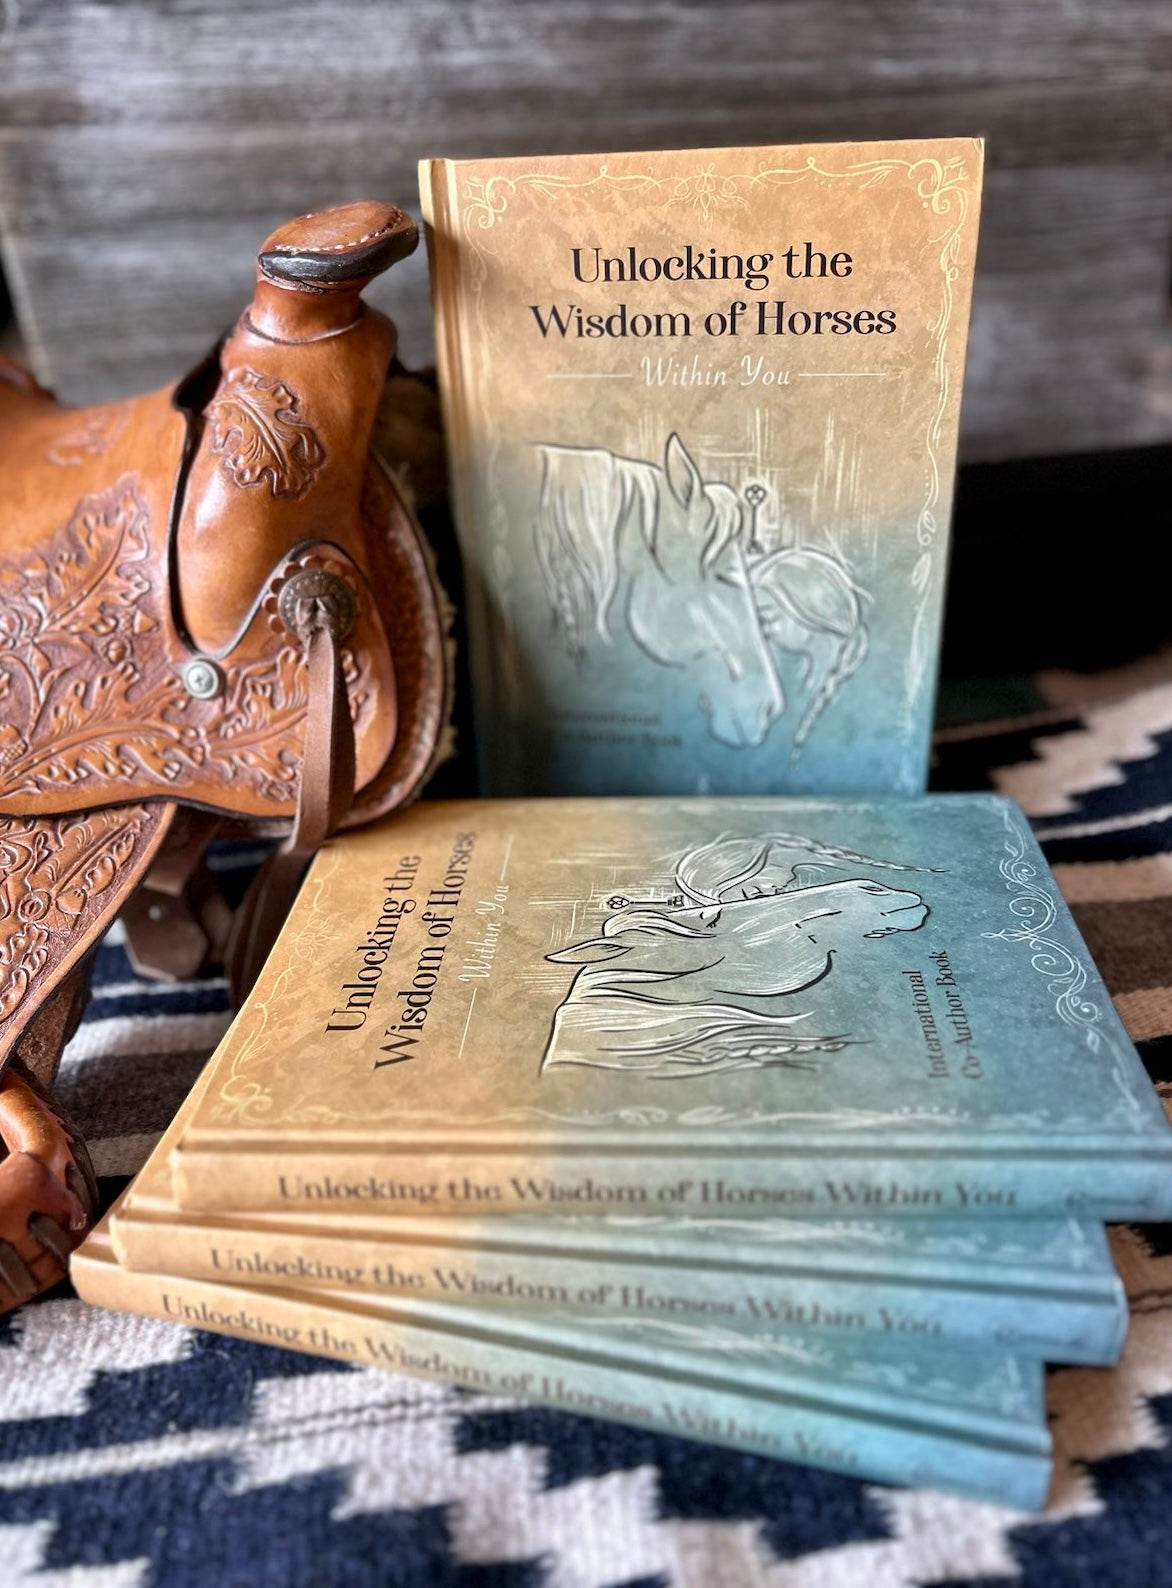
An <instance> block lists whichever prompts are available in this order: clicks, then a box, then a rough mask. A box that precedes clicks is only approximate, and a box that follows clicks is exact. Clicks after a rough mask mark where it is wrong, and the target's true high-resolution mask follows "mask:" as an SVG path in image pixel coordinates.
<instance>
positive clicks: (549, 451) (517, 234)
mask: <svg viewBox="0 0 1172 1588" xmlns="http://www.w3.org/2000/svg"><path fill="white" fill-rule="evenodd" d="M981 172H982V146H981V144H980V141H979V140H976V139H971V138H957V139H948V140H933V141H922V140H921V141H903V142H895V143H860V144H848V143H843V144H804V145H798V146H793V147H775V148H732V149H702V150H675V151H656V152H645V153H625V154H607V155H569V156H557V157H550V158H542V159H538V158H536V157H532V158H523V159H507V160H470V161H458V162H452V161H446V160H432V161H425V162H424V163H423V165H422V166H421V168H420V186H421V191H422V198H423V208H424V215H425V218H426V220H427V224H428V248H429V256H430V262H431V268H432V281H433V300H434V305H435V315H436V326H437V345H438V354H439V370H440V380H441V392H442V396H443V399H444V408H445V422H446V430H447V434H448V441H449V455H450V461H451V473H452V483H453V488H454V490H453V494H454V501H455V507H456V515H457V523H458V528H459V531H460V540H461V549H462V553H463V560H464V565H465V570H466V585H467V595H466V607H467V615H468V626H469V637H470V646H471V669H472V676H473V683H474V686H475V696H476V707H477V721H478V738H479V746H480V753H481V766H482V772H483V778H484V792H486V793H488V794H491V795H518V794H521V795H523V794H654V793H663V794H670V793H680V794H684V793H687V794H697V793H708V794H713V793H715V794H721V793H724V794H740V793H743V794H751V793H783V792H788V793H821V792H826V791H831V790H832V791H834V792H838V793H889V792H898V793H905V794H908V793H916V792H919V791H920V790H922V789H923V787H924V782H925V776H926V768H927V754H928V735H929V731H930V728H931V718H932V703H933V693H934V687H935V675H936V659H937V650H938V639H939V627H940V615H941V599H942V592H943V588H944V577H945V569H946V564H947V555H948V535H949V518H950V513H951V502H952V482H953V472H954V465H955V453H956V432H957V422H958V415H959V407H960V394H961V386H962V381H963V371H964V354H965V342H966V334H967V326H968V313H969V297H970V291H971V284H972V271H973V260H974V256H975V252H976V242H977V226H978V218H979V210H980V198H981Z"/></svg>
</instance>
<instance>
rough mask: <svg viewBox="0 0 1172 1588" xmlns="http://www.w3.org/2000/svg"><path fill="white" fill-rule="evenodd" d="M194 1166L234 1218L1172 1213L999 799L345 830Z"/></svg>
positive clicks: (539, 807) (537, 811) (307, 896)
mask: <svg viewBox="0 0 1172 1588" xmlns="http://www.w3.org/2000/svg"><path fill="white" fill-rule="evenodd" d="M173 1169H174V1187H175V1200H176V1201H177V1202H178V1204H179V1205H180V1206H181V1207H183V1208H185V1209H186V1210H187V1211H192V1212H198V1211H203V1212H209V1213H216V1212H227V1213H241V1212H245V1211H265V1210H276V1211H286V1212H290V1211H292V1212H302V1213H304V1212H310V1213H312V1214H314V1215H321V1216H323V1217H325V1216H327V1215H335V1216H336V1215H342V1216H346V1215H350V1214H353V1213H354V1212H356V1211H361V1212H364V1213H368V1214H369V1213H372V1212H373V1213H392V1212H393V1213H399V1214H403V1213H406V1214H411V1215H415V1214H424V1215H432V1214H454V1213H455V1214H461V1215H468V1214H473V1215H475V1216H477V1217H480V1216H485V1215H496V1214H503V1213H518V1212H523V1213H530V1214H539V1215H547V1214H563V1213H579V1214H581V1213H610V1214H613V1213H616V1212H618V1213H632V1212H642V1213H646V1212H648V1211H651V1212H656V1213H672V1214H676V1215H680V1214H685V1215H693V1214H697V1213H699V1214H702V1215H704V1216H706V1217H724V1216H734V1217H746V1216H748V1217H755V1216H759V1215H765V1214H768V1215H775V1216H776V1215H787V1216H800V1217H811V1216H813V1217H819V1216H821V1217H832V1218H838V1219H842V1218H876V1217H891V1216H897V1215H904V1216H925V1215H926V1216H941V1217H957V1216H960V1217H965V1218H970V1217H975V1218H987V1217H998V1216H1000V1217H1004V1216H1009V1217H1023V1216H1025V1217H1036V1216H1055V1215H1061V1216H1067V1215H1069V1214H1071V1213H1075V1214H1077V1215H1079V1216H1090V1217H1098V1218H1118V1219H1136V1218H1143V1219H1149V1220H1154V1219H1158V1218H1160V1217H1169V1216H1172V1130H1170V1129H1169V1126H1168V1122H1167V1120H1166V1119H1165V1117H1164V1114H1163V1111H1162V1109H1161V1108H1160V1106H1159V1103H1158V1101H1157V1099H1156V1097H1155V1095H1154V1093H1153V1091H1152V1088H1151V1084H1150V1082H1149V1081H1148V1078H1147V1076H1146V1074H1145V1072H1144V1070H1143V1068H1142V1066H1141V1064H1140V1062H1139V1059H1138V1056H1137V1055H1136V1053H1135V1050H1134V1048H1133V1047H1132V1045H1131V1043H1130V1042H1129V1041H1128V1039H1127V1036H1126V1033H1125V1032H1124V1030H1123V1027H1122V1025H1121V1023H1120V1021H1119V1019H1118V1017H1117V1016H1116V1014H1115V1012H1114V1009H1113V1007H1112V1005H1111V1001H1110V998H1109V996H1108V994H1107V992H1106V989H1105V988H1104V986H1103V984H1102V982H1101V980H1100V979H1099V977H1098V975H1097V973H1096V971H1095V969H1094V966H1093V964H1092V963H1091V961H1090V958H1089V956H1088V954H1087V951H1086V948H1085V946H1084V945H1083V943H1082V942H1081V940H1080V938H1079V936H1078V933H1077V930H1076V928H1075V925H1074V922H1073V920H1072V919H1071V917H1070V914H1069V912H1068V910H1067V909H1066V906H1065V905H1064V903H1063V901H1062V899H1061V897H1060V895H1059V893H1058V890H1057V888H1056V886H1055V884H1054V882H1053V879H1052V878H1051V877H1050V875H1049V872H1048V870H1047V868H1046V863H1045V861H1044V859H1043V857H1042V855H1041V853H1040V851H1039V850H1038V848H1037V845H1036V844H1035V842H1034V840H1033V838H1032V836H1031V835H1030V833H1029V829H1028V826H1027V824H1026V822H1025V819H1024V817H1023V816H1022V814H1021V812H1020V811H1019V810H1018V809H1017V808H1016V807H1015V806H1013V805H1012V804H1011V803H1010V802H1008V801H1005V800H1001V799H998V798H996V797H993V796H986V795H936V796H928V797H925V798H921V799H889V800H852V799H846V800H830V799H821V800H816V799H801V800H798V799H793V800H787V799H744V800H734V799H723V800H688V801H678V800H536V801H468V802H451V803H441V804H433V805H423V806H417V807H415V808H414V809H413V810H411V811H410V812H408V813H406V814H405V815H404V816H402V817H400V818H398V819H396V821H395V822H394V823H392V824H386V825H383V826H381V827H377V828H372V829H369V830H367V831H365V832H363V833H359V834H355V835H349V836H346V837H342V838H337V839H332V840H330V842H329V843H328V844H327V845H326V846H325V847H324V848H323V850H322V851H321V852H320V854H319V855H318V857H317V859H316V860H315V861H314V863H313V867H312V869H311V871H310V872H309V875H308V878H307V880H306V882H305V884H304V886H303V888H302V892H301V894H300V896H299V898H298V900H297V903H296V905H295V906H294V909H293V912H292V914H291V915H290V917H289V920H288V922H287V923H286V926H285V927H284V929H283V931H282V933H281V936H280V938H279V940H278V943H277V945H276V947H275V949H274V951H273V954H272V956H271V958H270V960H269V962H268V964H267V965H266V967H265V969H264V971H263V973H262V975H261V978H260V980H259V981H258V983H257V986H256V988H255V990H254V992H253V994H252V995H251V997H250V999H249V1000H248V1002H247V1003H246V1005H245V1006H244V1008H243V1010H242V1011H241V1013H240V1014H239V1015H238V1016H237V1018H236V1020H235V1022H234V1023H233V1026H232V1027H231V1029H230V1031H229V1032H228V1034H227V1036H226V1037H225V1039H224V1041H223V1043H222V1044H221V1046H220V1048H219V1050H218V1052H217V1054H216V1056H215V1058H214V1060H213V1067H212V1070H211V1080H210V1082H209V1085H208V1087H207V1090H206V1091H205V1093H204V1094H203V1096H202V1097H201V1098H200V1100H199V1102H198V1104H197V1106H196V1108H195V1109H194V1111H193V1114H192V1117H191V1119H190V1121H189V1123H188V1126H187V1128H186V1129H185V1130H184V1132H183V1134H182V1136H181V1138H180V1141H179V1144H178V1146H177V1148H176V1149H175V1152H174V1154H173Z"/></svg>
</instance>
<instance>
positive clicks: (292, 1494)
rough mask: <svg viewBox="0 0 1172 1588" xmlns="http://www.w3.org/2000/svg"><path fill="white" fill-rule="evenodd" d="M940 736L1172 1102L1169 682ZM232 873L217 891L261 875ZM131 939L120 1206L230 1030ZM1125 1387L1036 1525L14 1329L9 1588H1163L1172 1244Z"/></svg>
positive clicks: (513, 1417) (87, 1046)
mask: <svg viewBox="0 0 1172 1588" xmlns="http://www.w3.org/2000/svg"><path fill="white" fill-rule="evenodd" d="M1035 682H1036V686H1037V692H1036V698H1037V702H1038V709H1037V710H1036V711H1035V712H1033V713H1032V714H1031V715H1029V716H1018V717H1013V718H1008V719H1005V720H1002V721H996V722H983V723H979V724H975V725H969V726H964V727H956V728H949V729H946V730H944V731H943V732H942V733H941V734H940V735H939V736H938V744H937V765H936V771H935V777H934V782H935V786H936V787H938V788H958V789H959V788H991V789H996V790H998V791H1000V792H1002V793H1006V794H1010V795H1013V796H1014V797H1015V798H1017V799H1019V800H1020V801H1021V802H1022V803H1023V804H1024V805H1025V807H1026V809H1027V811H1028V813H1029V814H1030V816H1031V818H1032V819H1033V820H1034V823H1035V828H1036V831H1037V832H1038V835H1039V837H1040V838H1041V839H1042V841H1043V844H1044V846H1045V848H1046V851H1047V854H1048V857H1049V859H1050V861H1051V863H1052V865H1053V866H1054V867H1055V871H1056V875H1057V877H1058V880H1059V882H1060V884H1061V886H1062V887H1063V889H1064V891H1065V892H1066V894H1067V897H1068V898H1069V899H1070V901H1071V903H1072V905H1073V906H1074V908H1075V910H1076V913H1077V915H1078V917H1079V922H1080V925H1081V927H1082V929H1083V931H1084V933H1085V935H1086V937H1087V940H1088V942H1089V944H1090V946H1091V949H1092V951H1093V953H1094V954H1095V957H1096V958H1097V960H1098V962H1099V964H1100V966H1101V968H1102V969H1103V971H1104V974H1105V976H1106V979H1107V982H1108V985H1109V986H1110V988H1111V990H1112V993H1113V995H1114V997H1115V999H1116V1002H1117V1004H1118V1007H1119V1009H1120V1011H1121V1013H1122V1014H1123V1016H1124V1019H1125V1020H1126V1022H1127V1024H1128V1027H1129V1029H1130V1030H1131V1033H1132V1035H1133V1037H1134V1038H1135V1040H1136V1041H1137V1043H1138V1045H1139V1048H1140V1052H1141V1054H1142V1055H1143V1057H1144V1059H1145V1062H1146V1063H1147V1065H1148V1067H1149V1070H1150V1073H1151V1075H1152V1079H1153V1081H1154V1082H1155V1084H1156V1085H1157V1087H1158V1088H1160V1089H1161V1090H1162V1091H1163V1092H1164V1094H1165V1096H1166V1097H1167V1098H1168V1099H1169V1101H1170V1102H1172V656H1168V657H1163V658H1159V659H1157V660H1155V661H1153V662H1151V663H1149V664H1147V665H1145V666H1144V667H1142V668H1137V669H1131V670H1129V671H1128V672H1121V673H1117V674H1112V675H1097V676H1095V677H1092V678H1075V677H1072V676H1069V675H1058V674H1052V675H1044V676H1043V677H1041V678H1039V679H1038V680H1036V681H1035ZM249 859H250V857H249V856H248V855H242V854H237V855H235V856H233V857H231V860H230V861H226V862H225V863H226V864H232V865H241V866H243V865H245V864H247V863H248V861H249ZM226 1003H227V999H226V992H225V989H224V987H223V985H222V983H220V982H218V981H214V980H209V981H204V982H201V983H198V984H195V985H189V986H184V987H178V988H166V987H161V986H153V987H152V986H148V985H146V984H143V983H140V982H138V981H136V980H135V979H134V977H133V975H132V973H131V971H130V969H129V965H128V963H127V960H126V957H125V954H124V952H123V949H122V947H121V946H120V944H119V942H118V941H117V939H116V938H115V939H114V940H113V941H110V942H108V943H107V944H106V945H105V946H104V947H103V949H102V951H101V958H100V963H99V966H98V972H97V996H96V998H95V1001H94V1005H93V1008H92V1011H91V1014H90V1017H89V1019H88V1021H87V1022H86V1024H85V1025H84V1026H83V1028H82V1030H81V1032H80V1033H79V1035H78V1037H77V1038H76V1039H75V1041H74V1043H73V1045H72V1047H71V1050H70V1052H69V1055H68V1058H67V1065H68V1071H67V1088H66V1102H67V1106H68V1107H69V1109H70V1111H71V1112H72V1113H73V1114H74V1115H75V1116H76V1117H77V1118H78V1119H79V1122H80V1123H81V1124H82V1126H83V1128H85V1130H86V1132H87V1134H88V1136H89V1138H90V1140H91V1142H93V1143H95V1144H96V1147H97V1161H98V1168H99V1172H100V1173H101V1174H102V1175H103V1176H105V1177H106V1186H107V1189H108V1190H109V1191H110V1192H111V1193H112V1192H113V1191H114V1190H115V1189H118V1188H120V1187H121V1185H122V1184H124V1183H125V1177H126V1176H127V1175H129V1174H130V1173H132V1172H133V1171H134V1169H135V1168H136V1167H137V1166H138V1164H139V1163H140V1162H141V1161H142V1159H143V1158H144V1157H145V1155H146V1152H147V1150H148V1149H149V1147H150V1145H151V1144H152V1143H153V1141H154V1139H155V1138H156V1137H157V1135H158V1133H159V1131H160V1129H161V1128H162V1126H163V1124H164V1123H165V1122H166V1120H167V1119H168V1118H169V1116H170V1114H171V1113H172V1112H173V1111H174V1109H175V1107H176V1106H177V1104H178V1102H179V1100H180V1099H181V1097H182V1095H183V1093H184V1092H185V1090H186V1088H187V1087H188V1086H189V1085H190V1083H191V1082H192V1080H193V1079H194V1078H195V1075H196V1073H197V1071H198V1069H199V1066H200V1064H201V1063H202V1060H203V1058H204V1057H205V1056H206V1054H207V1052H208V1051H209V1050H210V1049H211V1047H212V1046H213V1045H214V1043H215V1041H216V1040H217V1038H218V1037H219V1035H220V1033H221V1031H222V1030H223V1028H224V1026H225V1025H226V1022H227V1015H226ZM1114 1245H1115V1252H1116V1258H1117V1261H1118V1262H1119V1265H1120V1267H1121V1270H1122V1272H1123V1274H1124V1277H1125V1279H1126V1282H1127V1286H1128V1290H1129V1293H1130V1296H1131V1304H1132V1323H1131V1332H1130V1336H1129V1339H1128V1344H1127V1348H1126V1353H1125V1355H1124V1358H1123V1361H1122V1363H1121V1365H1120V1366H1119V1367H1118V1368H1116V1369H1113V1370H1111V1371H1103V1370H1092V1369H1062V1370H1059V1371H1056V1372H1054V1373H1053V1374H1052V1375H1051V1377H1050V1381H1049V1402H1050V1411H1051V1416H1052V1420H1053V1423H1054V1429H1055V1436H1056V1443H1057V1455H1058V1460H1057V1477H1056V1480H1055V1485H1054V1490H1053V1494H1052V1497H1051V1501H1050V1505H1049V1507H1048V1509H1047V1511H1046V1513H1045V1514H1044V1515H1043V1516H1040V1517H1023V1516H1020V1515H1018V1514H1016V1513H1013V1512H1008V1511H1004V1510H999V1509H997V1508H994V1507H991V1506H985V1505H978V1504H974V1503H971V1502H965V1501H960V1500H952V1499H946V1498H943V1497H941V1496H938V1495H935V1494H929V1493H926V1492H916V1491H900V1490H895V1489H884V1488H881V1487H878V1486H874V1485H866V1484H862V1483H858V1482H856V1481H854V1480H851V1479H848V1478H842V1477H834V1476H830V1475H827V1474H824V1473H818V1472H812V1471H807V1470H804V1469H799V1468H797V1467H791V1466H788V1465H785V1464H783V1463H780V1462H772V1461H768V1460H764V1459H761V1458H757V1457H750V1456H738V1455H734V1454H730V1453H728V1452H724V1451H719V1450H715V1449H710V1448H707V1447H704V1446H700V1445H695V1444H692V1443H688V1442H683V1441H678V1440H672V1439H669V1438H666V1437H660V1436H654V1435H650V1434H643V1433H637V1432H633V1431H631V1430H629V1429H625V1428H619V1427H615V1426H612V1425H608V1424H605V1423H599V1422H594V1421H591V1420H588V1419H584V1418H574V1417H569V1416H565V1415H562V1414H557V1413H552V1412H545V1411H539V1410H534V1409H532V1408H528V1407H523V1406H519V1405H516V1404H513V1403H510V1402H505V1401H499V1400H492V1399H487V1398H484V1397H478V1396H474V1395H470V1394H463V1393H459V1392H456V1391H449V1390H442V1389H438V1388H435V1387H434V1386H431V1385H426V1384H421V1383H417V1382H414V1381H412V1380H409V1379H405V1378H399V1377H395V1376H392V1375H389V1374H382V1373H376V1372H372V1371H368V1370H356V1369H349V1368H342V1367H336V1366H332V1365H331V1364H328V1363H323V1362H321V1361H318V1360H316V1359H312V1358H309V1357H302V1356H297V1355H293V1354H290V1353H286V1352H281V1351H277V1350H274V1349H270V1348H266V1347H261V1346H257V1345H253V1344H247V1343H244V1342H241V1341H237V1340H231V1339H221V1338H218V1337H215V1336H211V1335H206V1334H201V1333H198V1332H195V1331H192V1330H186V1329H180V1328H175V1327H171V1326H168V1325H164V1324H160V1323H155V1322H152V1321H150V1320H146V1319H141V1318H132V1317H123V1316H120V1315H115V1314H112V1313H105V1312H99V1311H95V1310H92V1309H89V1308H86V1307H84V1306H83V1305H82V1303H80V1302H79V1301H78V1300H77V1299H76V1298H74V1297H72V1296H69V1295H66V1294H61V1293H58V1294H57V1295H55V1296H53V1297H52V1298H50V1299H48V1300H45V1301H43V1302H41V1303H40V1304H39V1305H34V1306H32V1307H30V1308H27V1309H25V1310H24V1311H23V1312H21V1313H19V1314H17V1315H15V1316H14V1317H12V1318H10V1319H8V1320H7V1321H5V1322H0V1583H3V1584H4V1585H5V1588H66V1585H68V1588H205V1585H212V1584H215V1585H216V1588H227V1585H234V1584H245V1583H247V1584H249V1585H250V1588H261V1585H263V1588H270V1585H271V1588H278V1585H279V1588H290V1585H296V1588H301V1585H304V1588H311V1585H312V1588H319V1585H322V1584H345V1585H347V1588H351V1585H352V1588H367V1585H371V1588H373V1585H376V1584H377V1585H379V1588H437V1585H446V1584H451V1585H458V1588H668V1585H671V1588H709V1585H712V1584H717V1583H719V1584H733V1585H740V1584H752V1585H754V1588H757V1585H760V1588H850V1585H853V1584H862V1583H865V1584H867V1585H868V1588H912V1585H916V1588H923V1585H933V1584H943V1583H945V1582H947V1583H949V1584H950V1585H954V1588H993V1585H994V1584H997V1585H1004V1584H1007V1583H1012V1584H1019V1585H1021V1588H1081V1585H1086V1588H1090V1585H1092V1584H1093V1585H1096V1588H1098V1585H1101V1584H1102V1583H1105V1582H1110V1583H1111V1584H1112V1585H1113V1588H1154V1585H1156V1584H1158V1583H1165V1582H1167V1580H1168V1576H1167V1574H1168V1561H1169V1559H1170V1558H1172V1510H1170V1508H1169V1506H1168V1495H1169V1494H1170V1493H1172V1226H1166V1227H1159V1228H1156V1227H1145V1228H1129V1229H1120V1230H1117V1231H1116V1232H1115V1234H1114Z"/></svg>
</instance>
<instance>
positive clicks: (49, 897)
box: [0, 808, 161, 1037]
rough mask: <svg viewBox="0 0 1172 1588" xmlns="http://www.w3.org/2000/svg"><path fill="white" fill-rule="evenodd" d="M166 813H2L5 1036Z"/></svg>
mask: <svg viewBox="0 0 1172 1588" xmlns="http://www.w3.org/2000/svg"><path fill="white" fill-rule="evenodd" d="M160 816H161V812H160V811H152V810H146V809H138V810H134V809H133V808H132V809H130V810H127V809H125V808H123V809H120V810H106V811H92V812H89V813H87V814H86V815H84V816H57V817H40V818H37V817H31V816H29V817H0V1037H2V1036H3V1028H4V1024H5V1022H6V1021H8V1020H9V1019H10V1017H11V1016H12V1015H14V1014H15V1013H16V1011H17V1010H18V1009H19V1008H20V1006H21V1004H22V1003H23V1002H24V1000H25V998H26V996H27V994H28V992H29V989H30V988H31V987H32V986H33V984H34V982H35V981H36V979H37V977H38V976H40V975H41V974H42V973H43V972H45V970H46V969H47V968H48V967H50V966H51V965H52V963H53V962H54V961H57V960H60V958H61V956H62V954H63V953H64V952H66V951H67V950H68V947H69V945H70V943H71V942H72V941H73V940H74V938H75V936H76V934H77V933H78V932H80V931H84V930H85V927H86V925H87V919H86V918H87V916H88V915H89V914H90V913H91V912H92V911H93V910H94V908H95V901H96V900H99V897H100V895H102V894H104V893H105V892H106V891H107V889H109V888H110V887H111V886H112V885H113V884H114V882H115V881H116V880H117V879H118V875H119V872H120V871H121V870H122V868H123V867H124V866H125V865H126V864H127V863H128V862H129V861H130V859H131V857H132V856H133V854H134V852H135V850H136V849H137V848H138V846H139V844H140V842H141V841H142V839H143V838H144V836H146V835H147V834H148V833H152V832H153V831H154V829H155V827H156V825H157V823H158V821H159V819H160ZM97 909H98V910H99V911H100V909H101V903H100V902H99V903H98V905H97Z"/></svg>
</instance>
